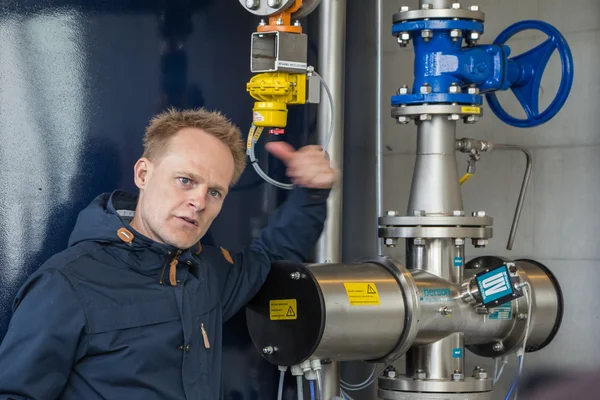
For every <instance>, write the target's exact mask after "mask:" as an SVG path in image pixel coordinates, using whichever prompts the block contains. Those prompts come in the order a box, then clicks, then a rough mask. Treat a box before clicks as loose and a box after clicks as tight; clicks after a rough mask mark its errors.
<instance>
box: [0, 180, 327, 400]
mask: <svg viewBox="0 0 600 400" xmlns="http://www.w3.org/2000/svg"><path fill="white" fill-rule="evenodd" d="M328 193H329V191H327V190H325V191H323V190H311V189H303V188H296V189H294V190H293V192H292V193H291V194H290V198H288V200H287V201H286V202H285V203H284V204H283V205H282V206H281V207H280V209H279V210H277V212H275V213H274V215H273V217H272V220H271V221H270V223H269V225H268V227H267V228H265V229H263V231H262V232H261V233H260V235H259V237H257V238H256V239H255V240H254V241H253V242H252V243H251V244H250V245H249V246H248V247H247V248H245V249H244V250H243V251H241V252H239V253H236V254H229V253H228V252H227V251H226V250H225V249H221V248H209V247H207V246H204V247H203V246H201V245H200V244H198V245H195V246H194V247H193V248H191V249H187V250H185V251H180V250H178V249H176V248H174V247H172V246H169V245H165V244H160V243H157V242H154V241H152V240H150V239H148V238H146V237H144V236H142V235H141V234H139V233H137V232H136V231H135V230H134V229H133V228H132V227H131V226H130V225H129V223H128V221H130V218H131V215H132V214H133V210H134V209H135V205H136V198H135V197H134V196H132V195H129V194H127V193H125V192H120V191H117V192H114V193H112V194H104V195H102V196H99V197H98V198H97V199H95V200H94V201H93V202H92V203H91V204H90V206H88V207H87V208H86V209H85V210H83V211H82V212H81V213H80V215H79V217H78V220H77V223H76V226H75V228H74V230H73V232H72V234H71V238H70V240H69V247H68V248H67V249H66V250H64V251H62V252H60V253H58V254H56V255H54V256H53V257H52V258H50V259H49V260H48V261H47V262H46V263H45V264H44V265H43V266H41V267H40V268H39V270H38V271H36V272H35V273H34V274H32V275H31V276H30V278H29V279H28V280H27V282H26V283H25V284H24V285H23V286H22V288H21V289H20V290H19V292H18V294H17V296H16V299H15V302H14V309H13V311H14V314H13V317H12V319H11V322H10V325H9V329H8V333H7V335H6V336H5V338H4V340H3V342H2V344H1V346H0V399H1V400H7V399H19V400H20V399H36V400H53V399H64V400H71V399H77V400H98V399H107V400H118V399H127V400H136V399H140V400H142V399H143V400H170V399H173V400H175V399H188V400H200V399H202V400H205V399H206V400H216V399H219V397H220V386H221V384H220V382H221V346H222V343H221V336H222V335H221V333H222V325H223V322H224V321H226V320H227V319H228V318H230V317H232V316H233V315H234V314H235V313H236V312H237V311H238V310H240V309H241V308H242V307H244V306H245V304H246V303H247V302H248V301H249V300H250V299H251V298H252V297H253V296H254V295H255V294H256V293H257V292H258V290H259V289H260V287H261V285H262V283H263V282H264V280H265V278H266V276H267V274H268V272H269V270H270V263H271V261H273V260H280V259H287V260H296V261H307V259H308V257H309V256H310V253H311V251H312V248H313V247H314V244H315V243H316V241H317V240H318V238H319V236H320V234H321V231H322V229H323V224H324V221H325V217H326V198H327V195H328ZM121 228H126V229H127V230H128V232H129V233H131V234H133V235H134V239H133V241H132V242H130V243H127V241H128V235H125V236H122V237H120V236H119V235H118V234H117V232H118V231H119V229H121ZM174 259H175V260H177V261H175V262H176V264H174V265H175V267H174V270H173V271H174V272H175V273H176V276H174V277H173V278H176V282H174V283H175V286H173V285H172V284H171V282H170V279H169V277H170V276H169V275H170V274H169V271H170V265H171V263H172V262H173V260H174Z"/></svg>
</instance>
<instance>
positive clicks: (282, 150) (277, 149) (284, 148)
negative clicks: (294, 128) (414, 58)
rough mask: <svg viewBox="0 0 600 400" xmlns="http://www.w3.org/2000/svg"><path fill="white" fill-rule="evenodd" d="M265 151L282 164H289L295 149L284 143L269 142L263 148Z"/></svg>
mask: <svg viewBox="0 0 600 400" xmlns="http://www.w3.org/2000/svg"><path fill="white" fill-rule="evenodd" d="M265 148H266V149H267V151H268V152H269V153H271V154H273V155H274V156H275V157H277V158H279V159H280V160H281V161H283V162H284V164H287V163H289V162H290V161H291V160H292V159H293V158H294V155H295V154H296V149H294V147H293V146H291V145H290V144H289V143H286V142H271V143H267V145H266V146H265Z"/></svg>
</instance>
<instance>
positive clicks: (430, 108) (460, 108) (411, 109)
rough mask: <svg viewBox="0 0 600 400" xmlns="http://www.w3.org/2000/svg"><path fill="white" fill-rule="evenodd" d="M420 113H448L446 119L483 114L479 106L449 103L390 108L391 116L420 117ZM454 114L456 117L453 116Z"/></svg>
mask: <svg viewBox="0 0 600 400" xmlns="http://www.w3.org/2000/svg"><path fill="white" fill-rule="evenodd" d="M421 115H448V119H456V120H459V119H461V118H469V117H477V118H480V117H481V116H482V115H483V109H482V108H481V107H479V106H464V105H451V104H436V105H431V104H429V105H416V106H409V105H407V106H400V107H394V108H392V117H393V118H396V119H398V118H399V117H408V118H414V117H420V116H421ZM454 116H456V117H454Z"/></svg>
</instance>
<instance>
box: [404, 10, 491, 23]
mask: <svg viewBox="0 0 600 400" xmlns="http://www.w3.org/2000/svg"><path fill="white" fill-rule="evenodd" d="M393 18H394V19H393V23H394V24H397V23H398V22H404V21H414V20H419V19H426V18H428V19H430V20H432V19H454V18H458V19H466V20H471V21H481V22H484V21H485V13H483V12H482V11H479V10H476V11H474V10H471V9H439V8H437V9H436V8H432V9H431V8H430V9H429V10H408V11H400V12H397V13H395V14H394V17H393Z"/></svg>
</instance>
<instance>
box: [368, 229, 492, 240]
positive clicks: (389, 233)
mask: <svg viewBox="0 0 600 400" xmlns="http://www.w3.org/2000/svg"><path fill="white" fill-rule="evenodd" d="M379 237H380V238H389V239H408V238H423V239H445V238H446V239H457V238H472V239H490V238H491V237H492V228H489V227H452V226H410V227H392V228H390V227H380V228H379Z"/></svg>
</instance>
